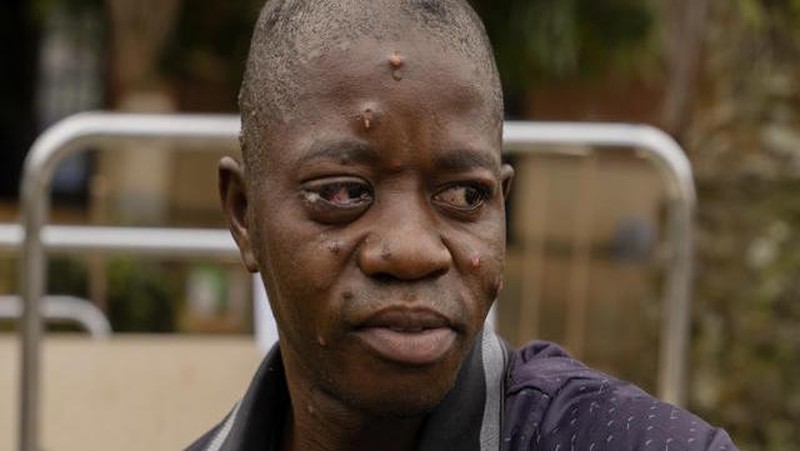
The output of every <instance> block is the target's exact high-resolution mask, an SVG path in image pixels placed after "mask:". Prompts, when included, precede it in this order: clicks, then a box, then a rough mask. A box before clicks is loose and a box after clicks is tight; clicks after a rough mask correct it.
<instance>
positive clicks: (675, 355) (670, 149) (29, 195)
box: [0, 113, 695, 451]
mask: <svg viewBox="0 0 800 451" xmlns="http://www.w3.org/2000/svg"><path fill="white" fill-rule="evenodd" d="M238 134H239V119H238V117H236V116H186V115H172V116H156V115H126V114H103V113H84V114H80V115H77V116H73V117H71V118H68V119H65V120H64V121H62V122H59V123H58V124H56V125H54V126H53V127H52V128H50V129H48V130H47V131H46V132H45V133H44V134H42V135H41V136H40V137H39V138H38V139H37V141H36V142H35V143H34V145H33V147H32V148H31V151H30V153H29V155H28V158H27V160H26V163H25V169H24V175H23V178H22V180H23V185H22V219H23V226H24V233H23V237H22V239H23V240H24V241H23V244H22V255H21V260H22V262H21V276H22V284H21V287H22V294H23V297H24V298H25V300H26V302H25V306H24V307H25V308H24V312H23V323H22V328H21V333H22V353H21V355H22V365H21V371H22V376H21V378H20V380H21V383H22V387H21V396H20V402H21V404H20V408H21V413H20V436H19V437H20V439H19V440H20V441H19V444H20V448H19V449H20V450H22V451H35V450H38V449H39V443H38V442H39V435H38V431H39V429H38V419H39V379H40V377H39V376H40V375H39V369H40V365H39V363H40V362H39V359H40V352H39V347H40V339H41V310H40V308H39V307H40V304H41V300H42V297H43V289H44V288H43V287H44V286H45V282H46V277H47V275H46V265H45V262H46V255H47V252H46V251H47V250H55V249H60V250H83V251H88V250H94V251H100V250H105V251H119V250H124V251H126V252H144V253H151V254H152V253H156V254H166V255H170V256H175V254H183V255H189V256H200V255H211V256H214V255H216V256H219V255H229V254H230V253H233V254H234V255H235V253H236V249H235V246H233V245H232V240H230V238H229V237H228V236H227V232H221V231H199V232H197V231H189V230H173V229H138V228H137V229H109V228H105V227H92V228H86V227H83V228H74V227H72V228H68V227H64V226H53V225H49V226H48V225H45V224H46V223H47V218H48V213H49V196H48V194H49V189H50V184H51V178H52V175H53V172H54V169H55V167H56V165H57V164H58V163H59V162H60V161H61V160H63V159H64V158H65V157H66V156H68V155H71V154H74V153H76V152H79V151H81V150H83V149H86V148H89V147H92V146H100V145H103V144H106V143H109V142H110V141H119V140H126V139H137V140H143V139H144V140H147V139H165V138H167V139H179V140H181V142H183V143H186V142H187V141H189V142H193V143H197V144H200V145H201V146H202V147H203V148H212V149H216V150H220V148H222V147H229V148H231V149H236V148H237V146H238V142H237V137H238ZM504 141H505V147H506V149H507V151H508V152H510V153H514V154H526V153H533V152H537V149H536V148H533V147H532V146H533V145H538V144H556V145H591V146H599V147H603V146H616V147H622V146H625V147H634V148H636V149H639V150H640V151H641V152H642V154H643V155H645V156H646V157H648V158H650V159H652V160H653V161H654V162H655V165H656V167H657V168H658V169H659V171H660V173H661V175H662V176H663V178H664V180H665V182H666V184H667V186H668V196H669V205H668V207H669V211H668V215H669V218H668V228H669V232H668V237H669V239H670V241H671V242H672V243H673V246H674V252H673V255H672V260H671V265H670V268H669V271H668V275H667V277H666V286H665V300H664V306H665V308H666V314H665V315H664V321H663V326H662V327H663V329H662V340H661V351H660V363H659V387H658V394H659V396H660V397H661V398H662V399H664V400H667V401H669V402H673V403H676V404H682V403H683V402H684V399H685V391H686V389H685V366H686V364H685V360H686V347H687V332H688V314H689V303H690V288H689V287H690V278H691V273H692V268H691V254H692V215H693V210H694V205H695V195H694V193H695V191H694V184H693V181H692V175H691V167H690V165H689V162H688V160H687V159H686V157H685V156H684V154H683V152H682V151H681V149H680V147H678V145H677V144H676V143H675V142H674V141H673V140H672V139H671V138H670V137H669V136H667V135H666V134H664V133H663V132H661V131H659V130H657V129H654V128H652V127H647V126H636V125H615V124H569V123H520V122H517V123H514V122H512V123H507V124H506V125H505V138H504ZM107 150H114V148H109V149H107ZM546 152H548V153H552V152H558V150H554V149H552V148H549V149H546ZM223 236H225V237H226V238H224V239H223V238H222V237H223ZM2 243H3V239H2V238H1V237H0V244H2Z"/></svg>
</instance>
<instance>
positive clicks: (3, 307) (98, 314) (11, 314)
mask: <svg viewBox="0 0 800 451" xmlns="http://www.w3.org/2000/svg"><path fill="white" fill-rule="evenodd" d="M22 306H23V303H22V299H20V298H19V296H0V319H6V320H16V319H19V317H20V316H22ZM42 316H43V317H44V318H45V319H46V320H48V321H50V322H71V323H75V324H77V325H79V326H81V327H83V328H84V329H85V330H86V331H87V332H89V334H90V335H91V336H92V337H94V338H105V337H108V336H109V335H111V324H110V323H109V322H108V318H106V315H104V314H103V312H102V311H100V309H99V308H97V307H96V306H95V305H94V304H92V303H91V301H88V300H86V299H81V298H76V297H74V296H53V295H50V296H45V297H44V303H43V305H42Z"/></svg>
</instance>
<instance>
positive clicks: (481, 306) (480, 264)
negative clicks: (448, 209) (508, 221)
mask: <svg viewBox="0 0 800 451" xmlns="http://www.w3.org/2000/svg"><path fill="white" fill-rule="evenodd" d="M448 242H449V244H450V249H451V252H452V253H453V256H454V259H455V262H456V268H457V270H458V274H459V275H460V276H461V277H462V278H463V280H464V282H465V284H466V285H467V287H468V289H469V291H470V294H471V296H470V297H471V298H472V299H473V304H474V306H475V307H476V314H478V315H485V314H486V313H487V312H488V310H489V308H490V307H491V303H492V302H493V301H494V300H495V298H496V297H497V295H498V293H499V291H500V288H501V287H502V281H503V269H504V261H505V228H504V225H503V224H502V222H497V221H488V220H487V221H483V222H481V223H476V224H471V225H470V227H469V228H467V229H464V230H460V231H458V232H456V233H453V234H451V235H450V236H449V237H448Z"/></svg>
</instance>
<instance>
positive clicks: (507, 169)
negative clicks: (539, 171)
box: [500, 164, 514, 200]
mask: <svg viewBox="0 0 800 451" xmlns="http://www.w3.org/2000/svg"><path fill="white" fill-rule="evenodd" d="M500 181H501V183H502V186H503V199H504V200H505V199H508V194H509V193H510V192H511V184H512V182H513V181H514V168H513V167H511V165H510V164H503V165H502V166H501V167H500Z"/></svg>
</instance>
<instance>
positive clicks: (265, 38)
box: [239, 0, 503, 173]
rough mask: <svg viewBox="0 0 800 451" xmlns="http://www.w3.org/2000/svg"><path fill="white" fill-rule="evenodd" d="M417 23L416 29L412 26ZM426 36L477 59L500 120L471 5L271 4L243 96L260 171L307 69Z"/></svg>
mask: <svg viewBox="0 0 800 451" xmlns="http://www.w3.org/2000/svg"><path fill="white" fill-rule="evenodd" d="M409 25H412V28H409ZM417 32H422V33H425V34H427V35H429V36H431V37H433V38H434V39H435V40H436V41H437V42H440V43H441V45H442V48H443V51H448V52H457V53H458V54H460V55H462V56H464V57H465V58H467V59H469V60H470V61H472V63H473V64H474V65H475V67H476V69H477V70H476V73H477V74H478V76H479V77H480V78H479V80H481V82H482V84H485V89H487V90H488V94H489V96H490V99H491V101H492V102H493V103H494V105H493V107H494V114H495V116H496V118H495V119H496V120H498V121H500V122H502V119H503V117H502V115H503V96H502V89H501V86H500V78H499V76H498V73H497V66H496V63H495V59H494V55H493V53H492V47H491V44H490V43H489V38H488V37H487V35H486V30H485V29H484V26H483V23H482V22H481V20H480V18H479V17H478V15H477V14H476V13H475V11H474V10H473V9H472V7H471V6H470V5H469V4H468V3H467V1H466V0H270V1H268V2H267V3H266V4H265V5H264V7H263V9H262V10H261V14H260V15H259V18H258V22H257V23H256V26H255V30H254V31H253V37H252V41H251V44H250V53H249V56H248V58H247V64H246V67H245V73H244V79H243V81H242V87H241V91H240V93H239V109H240V112H241V115H242V136H241V147H242V153H243V157H244V164H245V167H246V168H247V170H248V172H256V173H258V172H260V171H261V169H262V168H261V166H262V164H263V162H262V160H263V151H264V149H265V148H266V147H267V146H268V145H269V143H268V142H266V140H264V139H258V140H257V142H255V143H254V142H251V141H252V140H253V139H254V138H255V136H252V135H253V134H255V135H256V136H257V137H260V138H263V137H266V136H268V135H269V132H270V131H271V130H272V129H273V127H276V126H279V124H280V123H281V122H283V121H284V120H285V119H286V118H287V117H289V116H290V115H291V114H292V110H293V108H294V106H295V100H296V98H297V92H298V89H299V84H298V82H297V80H296V74H297V73H299V70H300V69H302V67H303V64H305V63H307V62H309V61H311V60H313V59H314V58H316V57H318V56H319V55H322V54H324V53H325V52H326V51H329V50H331V49H335V48H338V47H341V46H344V45H346V44H347V43H349V42H352V41H354V40H357V39H359V38H363V37H373V38H376V39H379V40H381V39H387V38H394V39H403V37H404V36H413V34H412V33H417Z"/></svg>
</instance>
